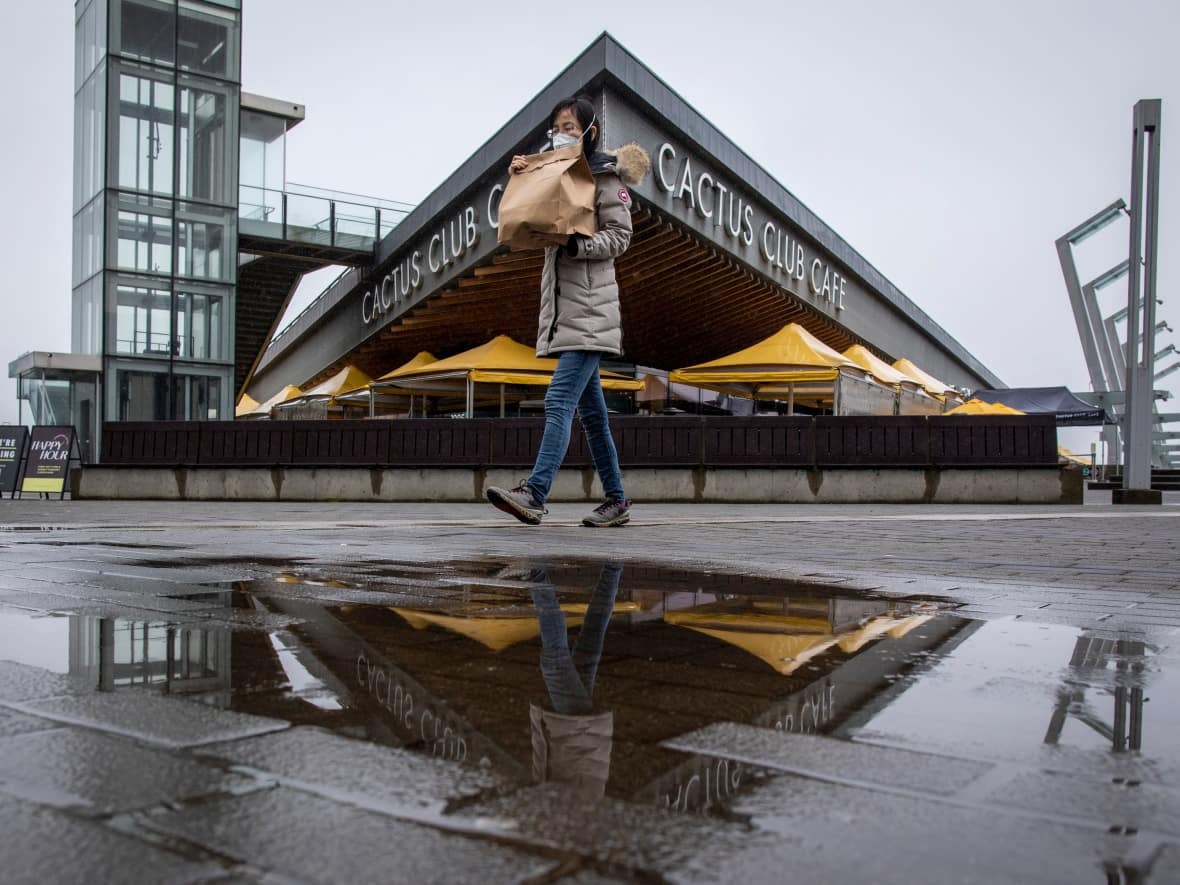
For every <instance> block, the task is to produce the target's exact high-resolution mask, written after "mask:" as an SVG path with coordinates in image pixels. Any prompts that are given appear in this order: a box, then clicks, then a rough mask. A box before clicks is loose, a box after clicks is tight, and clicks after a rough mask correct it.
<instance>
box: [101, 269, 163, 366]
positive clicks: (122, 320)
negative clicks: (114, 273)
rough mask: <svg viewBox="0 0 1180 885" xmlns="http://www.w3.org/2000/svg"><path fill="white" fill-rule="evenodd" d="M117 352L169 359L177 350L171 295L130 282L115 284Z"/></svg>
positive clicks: (115, 344)
mask: <svg viewBox="0 0 1180 885" xmlns="http://www.w3.org/2000/svg"><path fill="white" fill-rule="evenodd" d="M112 286H113V287H114V290H115V297H114V317H113V319H114V334H113V335H111V336H109V337H108V340H110V341H113V342H114V346H113V348H112V351H113V352H114V353H122V354H135V355H136V356H154V357H164V358H170V357H172V356H175V354H176V351H177V345H176V339H175V338H174V337H173V334H172V293H171V292H170V291H169V290H168V289H163V288H158V287H154V286H150V285H146V284H144V283H138V284H137V283H135V282H133V281H130V280H118V281H116V282H114V283H112Z"/></svg>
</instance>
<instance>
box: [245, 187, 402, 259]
mask: <svg viewBox="0 0 1180 885" xmlns="http://www.w3.org/2000/svg"><path fill="white" fill-rule="evenodd" d="M412 209H413V206H411V205H409V204H408V203H398V202H395V201H392V200H379V199H377V198H370V197H363V196H360V195H359V194H337V193H333V192H331V191H326V190H323V189H320V188H311V187H305V186H302V185H288V186H287V189H286V190H281V191H280V190H275V189H273V188H266V187H256V186H254V185H242V186H240V187H239V188H238V226H239V229H240V230H241V232H242V233H246V234H253V235H255V236H264V237H271V238H274V239H281V240H287V241H291V242H297V243H310V244H314V245H319V246H330V247H332V248H342V249H355V250H357V251H369V250H372V249H373V248H374V246H375V245H376V244H377V243H379V242H380V241H381V240H382V239H383V238H384V237H386V236H388V234H389V232H390V231H392V230H393V229H394V228H395V227H396V226H397V225H398V223H399V222H401V220H402V219H403V218H405V217H406V216H407V215H409V213H410V211H411V210H412Z"/></svg>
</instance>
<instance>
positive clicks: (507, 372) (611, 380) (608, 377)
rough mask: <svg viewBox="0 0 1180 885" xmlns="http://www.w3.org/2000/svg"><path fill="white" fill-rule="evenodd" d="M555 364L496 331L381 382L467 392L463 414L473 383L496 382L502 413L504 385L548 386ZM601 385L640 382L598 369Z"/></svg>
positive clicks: (636, 385) (627, 386) (624, 386)
mask: <svg viewBox="0 0 1180 885" xmlns="http://www.w3.org/2000/svg"><path fill="white" fill-rule="evenodd" d="M556 368H557V360H556V359H543V358H539V357H538V356H537V354H536V351H535V350H534V349H533V348H531V347H527V346H526V345H524V344H520V343H518V342H516V341H513V340H512V339H511V338H509V337H508V336H507V335H497V336H496V337H495V338H493V339H492V340H490V341H487V342H485V343H484V344H481V345H479V346H478V347H473V348H471V349H470V350H465V351H463V352H462V353H458V354H455V355H454V356H450V357H447V358H446V359H442V360H437V361H436V362H433V363H429V364H427V365H424V366H419V367H418V368H416V369H412V370H409V371H406V372H401V373H400V374H398V376H397V377H395V378H389V379H386V380H384V381H383V382H382V385H383V386H385V385H388V386H392V387H402V388H414V389H417V390H420V391H428V392H432V393H436V394H445V393H451V394H455V393H461V392H464V391H465V392H466V394H467V414H468V415H471V414H472V411H473V409H474V403H475V385H476V384H498V385H500V406H501V409H500V411H501V415H503V406H504V388H505V387H506V386H508V385H523V386H539V387H545V386H548V384H549V382H550V381H552V380H553V372H554V370H555V369H556ZM600 374H601V377H602V386H603V387H604V388H606V389H607V390H632V391H635V390H641V389H642V388H643V382H642V381H638V380H636V379H632V378H625V377H623V376H622V375H619V374H616V373H614V372H601V373H600Z"/></svg>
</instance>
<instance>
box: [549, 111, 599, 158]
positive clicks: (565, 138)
mask: <svg viewBox="0 0 1180 885" xmlns="http://www.w3.org/2000/svg"><path fill="white" fill-rule="evenodd" d="M597 124H598V115H597V114H595V115H594V116H593V117H591V118H590V125H589V126H587V127H586V132H589V131H590V129H591V128H592V127H593V126H595V125H597ZM545 134H546V135H548V136H549V148H550V150H557V149H558V148H563V147H569V146H570V145H571V144H577V143H578V142H579V141H581V140H582V139H583V138H585V137H586V136H585V133H583V134H582V135H570V134H569V133H568V132H556V131H554V130H553V129H550V130H549V131H548V132H546V133H545Z"/></svg>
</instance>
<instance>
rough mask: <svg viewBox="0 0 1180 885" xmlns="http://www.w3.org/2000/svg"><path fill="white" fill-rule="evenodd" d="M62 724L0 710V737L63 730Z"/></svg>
mask: <svg viewBox="0 0 1180 885" xmlns="http://www.w3.org/2000/svg"><path fill="white" fill-rule="evenodd" d="M61 727H62V725H61V723H60V722H53V721H52V720H50V719H39V718H38V717H36V716H24V715H22V714H20V713H9V712H5V711H2V710H0V737H10V736H12V735H14V734H26V733H27V732H31V731H46V730H48V729H51V728H61Z"/></svg>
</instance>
